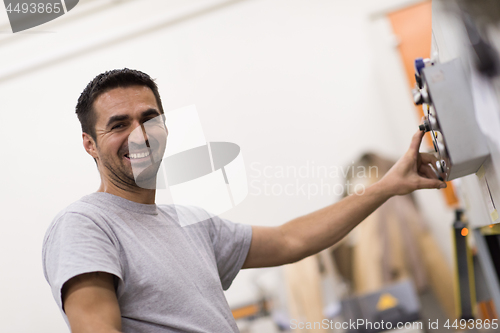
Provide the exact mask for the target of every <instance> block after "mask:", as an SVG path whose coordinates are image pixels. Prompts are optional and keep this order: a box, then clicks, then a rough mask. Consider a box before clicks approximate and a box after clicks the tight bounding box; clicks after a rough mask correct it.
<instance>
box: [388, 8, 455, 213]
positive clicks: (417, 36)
mask: <svg viewBox="0 0 500 333" xmlns="http://www.w3.org/2000/svg"><path fill="white" fill-rule="evenodd" d="M387 17H388V18H389V21H390V22H391V25H392V29H393V32H394V34H395V35H396V36H397V37H398V40H399V45H398V50H399V53H400V54H401V58H402V60H403V64H404V68H405V72H406V77H407V78H408V85H409V87H410V89H412V88H413V87H415V67H414V61H415V58H428V57H429V56H430V54H431V42H432V40H431V38H432V3H431V1H423V2H420V3H417V4H415V5H412V6H409V7H406V8H403V9H401V10H397V11H395V12H392V13H389V14H388V15H387ZM416 110H417V113H418V115H419V117H420V118H421V117H423V116H424V112H423V110H422V108H421V107H420V106H417V107H416ZM425 137H426V139H425V140H426V141H427V143H428V144H429V145H430V146H431V147H432V146H433V145H432V138H431V136H430V134H429V133H427V134H426V135H425ZM442 191H443V193H444V196H445V200H446V203H447V204H448V206H452V207H453V206H456V205H457V204H458V199H457V196H456V195H455V190H454V188H453V184H452V183H450V182H448V187H447V188H445V189H444V190H442Z"/></svg>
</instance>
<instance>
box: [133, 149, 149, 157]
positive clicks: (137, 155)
mask: <svg viewBox="0 0 500 333" xmlns="http://www.w3.org/2000/svg"><path fill="white" fill-rule="evenodd" d="M146 156H149V151H147V152H145V153H138V154H129V155H128V157H129V158H143V157H146Z"/></svg>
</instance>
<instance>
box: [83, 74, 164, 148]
mask: <svg viewBox="0 0 500 333" xmlns="http://www.w3.org/2000/svg"><path fill="white" fill-rule="evenodd" d="M130 86H146V87H148V88H150V89H151V90H152V91H153V94H154V95H155V98H156V104H158V107H159V108H160V113H162V114H163V113H164V112H163V106H162V104H161V98H160V94H159V93H158V86H157V85H156V83H155V82H154V80H153V79H152V78H151V77H150V76H149V75H148V74H146V73H143V72H141V71H138V70H134V69H128V68H123V69H113V70H111V71H107V72H104V73H101V74H99V75H97V76H96V77H95V78H94V79H93V80H92V81H90V82H89V84H87V86H86V87H85V89H84V90H83V92H82V94H81V95H80V97H79V98H78V103H77V104H76V114H77V116H78V120H80V124H81V125H82V132H85V133H87V134H89V135H90V136H91V137H92V138H93V139H94V141H96V142H97V140H96V132H95V123H96V114H95V111H94V102H95V100H96V99H97V98H98V97H99V96H100V95H101V94H103V93H105V92H107V91H109V90H111V89H114V88H126V87H130Z"/></svg>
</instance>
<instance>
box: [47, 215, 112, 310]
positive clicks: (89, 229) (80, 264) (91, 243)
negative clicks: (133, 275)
mask: <svg viewBox="0 0 500 333" xmlns="http://www.w3.org/2000/svg"><path fill="white" fill-rule="evenodd" d="M117 245H118V244H117V241H116V240H114V239H113V236H112V235H111V234H110V230H105V229H103V227H101V226H99V225H98V224H97V223H96V222H94V221H93V220H92V219H90V218H89V217H87V216H85V215H82V214H80V213H65V214H63V215H61V216H60V217H58V218H56V220H55V221H54V222H53V224H52V225H51V227H50V228H49V230H48V231H47V234H46V235H45V239H44V243H43V249H42V261H43V269H44V274H45V278H46V279H47V282H48V283H49V285H50V287H51V289H52V295H53V296H54V299H55V301H56V303H57V305H58V306H59V309H60V310H61V311H62V299H61V288H62V287H63V285H64V283H65V282H67V281H68V280H69V279H71V278H72V277H75V276H77V275H80V274H83V273H90V272H97V271H100V272H106V273H110V274H113V275H115V276H117V277H118V278H120V279H122V274H121V266H120V261H119V249H118V246H117ZM63 314H64V311H63ZM65 319H66V318H65Z"/></svg>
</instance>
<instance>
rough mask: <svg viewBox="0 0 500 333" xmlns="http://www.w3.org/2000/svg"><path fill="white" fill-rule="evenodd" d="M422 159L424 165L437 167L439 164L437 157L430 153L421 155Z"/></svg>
mask: <svg viewBox="0 0 500 333" xmlns="http://www.w3.org/2000/svg"><path fill="white" fill-rule="evenodd" d="M420 159H421V161H422V164H429V163H430V164H432V165H436V162H437V160H438V159H437V157H436V156H435V155H434V154H430V153H420Z"/></svg>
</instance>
